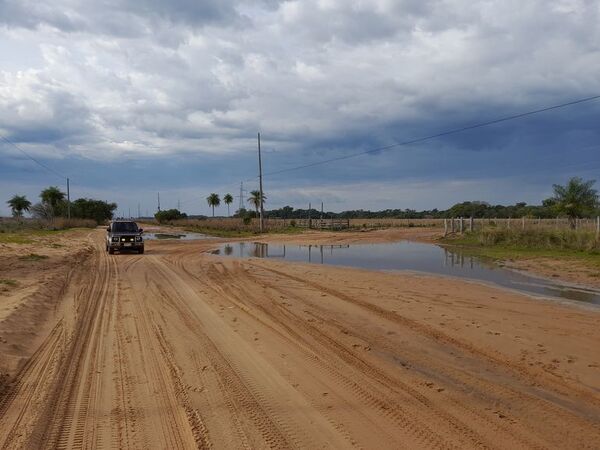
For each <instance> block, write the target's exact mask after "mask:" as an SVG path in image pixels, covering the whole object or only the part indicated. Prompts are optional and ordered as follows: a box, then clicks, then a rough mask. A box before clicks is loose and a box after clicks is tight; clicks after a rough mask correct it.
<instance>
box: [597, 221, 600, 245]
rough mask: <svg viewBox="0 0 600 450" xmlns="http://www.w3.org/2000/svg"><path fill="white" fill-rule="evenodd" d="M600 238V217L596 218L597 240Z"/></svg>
mask: <svg viewBox="0 0 600 450" xmlns="http://www.w3.org/2000/svg"><path fill="white" fill-rule="evenodd" d="M599 237H600V216H598V217H596V240H598V238H599Z"/></svg>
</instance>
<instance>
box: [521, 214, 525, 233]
mask: <svg viewBox="0 0 600 450" xmlns="http://www.w3.org/2000/svg"><path fill="white" fill-rule="evenodd" d="M524 229H525V216H523V217H521V230H524Z"/></svg>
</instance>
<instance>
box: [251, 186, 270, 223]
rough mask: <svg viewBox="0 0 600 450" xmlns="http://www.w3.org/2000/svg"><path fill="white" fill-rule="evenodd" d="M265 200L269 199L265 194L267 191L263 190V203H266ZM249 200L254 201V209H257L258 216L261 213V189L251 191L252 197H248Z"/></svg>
mask: <svg viewBox="0 0 600 450" xmlns="http://www.w3.org/2000/svg"><path fill="white" fill-rule="evenodd" d="M265 200H267V196H266V195H265V193H264V192H263V195H262V203H263V204H264V203H265ZM248 202H250V203H252V205H254V209H256V216H257V217H258V215H259V213H258V210H259V209H260V203H261V202H260V191H252V192H250V197H249V198H248Z"/></svg>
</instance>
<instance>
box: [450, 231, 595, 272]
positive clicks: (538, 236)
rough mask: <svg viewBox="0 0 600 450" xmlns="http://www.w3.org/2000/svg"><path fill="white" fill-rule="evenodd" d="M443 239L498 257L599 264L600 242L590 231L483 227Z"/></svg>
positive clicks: (475, 252) (472, 252)
mask: <svg viewBox="0 0 600 450" xmlns="http://www.w3.org/2000/svg"><path fill="white" fill-rule="evenodd" d="M441 242H442V244H445V245H451V246H458V247H460V248H461V250H463V251H465V252H466V253H469V254H472V255H475V256H482V257H487V258H491V259H495V260H510V259H512V260H515V259H532V258H549V259H563V260H564V259H573V260H578V261H580V262H583V263H585V264H586V265H588V266H593V267H594V268H600V242H599V241H597V240H596V235H595V233H592V232H587V231H574V230H498V229H484V230H479V231H475V232H472V233H465V234H464V235H463V236H454V237H447V238H444V239H442V241H441Z"/></svg>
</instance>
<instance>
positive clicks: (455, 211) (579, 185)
mask: <svg viewBox="0 0 600 450" xmlns="http://www.w3.org/2000/svg"><path fill="white" fill-rule="evenodd" d="M594 183H595V180H589V181H584V180H582V179H581V178H577V177H575V178H571V179H570V180H569V181H568V183H567V184H566V185H565V186H561V185H557V184H555V185H553V190H554V195H553V196H552V197H550V198H547V199H545V200H543V201H542V204H541V205H528V204H527V203H525V202H519V203H515V204H514V205H491V204H489V203H487V202H484V201H466V202H461V203H456V204H455V205H453V206H451V207H450V208H448V209H441V210H440V209H431V210H423V211H417V210H414V209H385V210H381V211H370V210H364V209H358V210H350V211H343V212H340V213H334V212H329V211H328V212H324V213H323V216H324V217H327V218H329V217H333V218H341V219H376V218H377V219H438V218H439V219H441V218H450V217H473V218H487V219H492V218H499V219H503V218H510V217H539V218H553V217H557V216H562V217H567V218H569V219H570V221H571V223H572V224H574V221H575V219H577V218H584V217H595V216H598V215H600V205H599V203H598V192H597V191H596V189H593V185H594ZM265 214H266V217H269V218H282V219H305V218H307V217H309V216H310V217H313V218H317V217H320V215H321V211H319V210H317V209H315V208H312V209H311V210H310V211H309V210H308V209H294V208H292V207H291V206H284V207H283V208H279V209H274V210H270V211H266V213H265Z"/></svg>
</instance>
